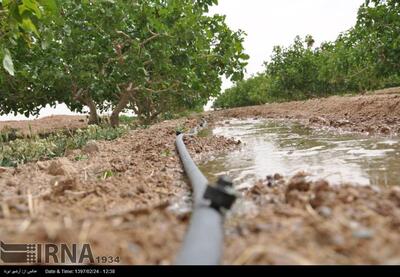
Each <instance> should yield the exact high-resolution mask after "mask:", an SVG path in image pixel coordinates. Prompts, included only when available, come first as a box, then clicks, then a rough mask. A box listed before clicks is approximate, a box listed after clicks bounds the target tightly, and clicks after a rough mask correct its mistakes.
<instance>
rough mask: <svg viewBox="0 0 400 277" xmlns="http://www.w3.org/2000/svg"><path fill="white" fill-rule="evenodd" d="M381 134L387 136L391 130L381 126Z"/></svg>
mask: <svg viewBox="0 0 400 277" xmlns="http://www.w3.org/2000/svg"><path fill="white" fill-rule="evenodd" d="M380 132H381V134H385V135H389V134H390V133H391V132H392V129H390V127H388V126H383V127H382V128H381V130H380Z"/></svg>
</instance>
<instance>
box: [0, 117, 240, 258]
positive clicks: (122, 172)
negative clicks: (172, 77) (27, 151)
mask: <svg viewBox="0 0 400 277" xmlns="http://www.w3.org/2000/svg"><path fill="white" fill-rule="evenodd" d="M196 124H197V121H196V120H189V119H188V120H186V121H185V120H176V121H168V122H163V123H161V124H157V125H154V126H152V127H150V128H149V129H144V130H136V131H132V132H130V133H129V134H127V135H125V136H124V137H122V138H120V139H117V140H115V141H112V142H100V141H99V142H96V144H97V147H91V148H93V149H94V151H89V152H90V153H89V154H87V155H88V158H87V159H83V160H79V159H77V158H79V157H81V156H82V155H81V154H82V152H81V151H80V150H77V151H73V152H72V153H70V155H69V156H68V157H65V158H58V159H55V160H52V161H47V162H37V163H29V164H26V165H22V166H19V167H18V168H15V169H8V168H0V197H1V198H0V203H1V212H0V226H1V227H0V237H1V239H2V241H5V242H8V243H12V242H14V243H16V242H18V243H23V242H26V243H32V242H52V243H90V244H91V245H92V247H93V248H92V249H93V252H94V253H95V255H98V256H115V257H116V256H118V257H120V258H121V263H123V264H147V263H150V264H168V263H171V262H172V261H173V259H174V255H175V253H176V252H177V250H178V248H179V246H180V243H181V241H182V239H183V237H184V232H185V228H186V225H187V220H188V214H187V213H188V209H185V207H186V206H188V204H185V202H184V197H185V196H186V197H187V195H188V193H189V189H188V188H189V187H188V186H187V184H186V183H185V181H184V179H183V178H184V174H183V170H182V168H181V164H180V160H179V157H178V156H177V153H176V151H175V144H174V142H175V137H176V134H175V132H176V129H177V127H180V126H185V127H187V128H189V127H193V126H195V125H196ZM187 143H188V146H189V149H190V151H191V153H192V155H193V156H194V157H196V156H198V157H199V158H200V157H201V156H202V155H204V154H205V153H210V152H212V153H217V152H218V151H221V150H226V149H229V148H233V147H236V142H234V141H233V140H230V139H225V138H222V137H220V138H217V137H208V138H191V139H189V140H187ZM96 149H98V151H96ZM200 154H202V155H200Z"/></svg>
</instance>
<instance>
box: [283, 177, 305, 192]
mask: <svg viewBox="0 0 400 277" xmlns="http://www.w3.org/2000/svg"><path fill="white" fill-rule="evenodd" d="M309 189H310V182H308V181H306V178H305V176H304V175H301V174H297V175H295V176H294V177H293V178H292V179H290V181H289V184H288V187H287V191H291V190H298V191H308V190H309Z"/></svg>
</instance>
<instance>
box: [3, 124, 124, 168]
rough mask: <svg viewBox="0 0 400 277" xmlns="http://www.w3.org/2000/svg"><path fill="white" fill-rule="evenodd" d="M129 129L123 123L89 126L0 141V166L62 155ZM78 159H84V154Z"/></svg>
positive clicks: (111, 137) (120, 134)
mask: <svg viewBox="0 0 400 277" xmlns="http://www.w3.org/2000/svg"><path fill="white" fill-rule="evenodd" d="M128 130H129V127H128V126H126V125H124V126H121V127H118V128H111V127H101V126H94V125H93V126H89V127H88V128H87V129H79V130H77V131H76V133H74V134H69V135H67V134H65V133H64V132H59V133H55V134H52V135H50V136H48V137H47V138H43V139H41V138H38V137H33V138H30V139H16V140H14V141H10V142H8V143H0V166H16V165H18V164H23V163H27V162H32V161H39V160H46V159H51V158H54V157H61V156H64V154H65V152H66V151H67V150H72V149H78V148H82V147H83V146H85V145H86V144H87V142H88V141H90V140H114V139H116V138H119V137H121V136H122V135H123V134H125V133H126V132H127V131H128ZM78 159H85V157H84V156H82V157H80V158H78Z"/></svg>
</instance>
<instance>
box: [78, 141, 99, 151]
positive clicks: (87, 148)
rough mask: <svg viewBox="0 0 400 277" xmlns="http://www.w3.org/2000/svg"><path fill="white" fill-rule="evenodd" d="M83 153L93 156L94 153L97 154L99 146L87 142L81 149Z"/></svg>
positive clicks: (93, 142)
mask: <svg viewBox="0 0 400 277" xmlns="http://www.w3.org/2000/svg"><path fill="white" fill-rule="evenodd" d="M82 151H83V153H85V154H93V153H96V152H99V151H100V149H99V146H98V145H97V142H95V141H94V140H91V141H89V142H88V143H87V144H86V145H85V147H84V148H83V150H82Z"/></svg>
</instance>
